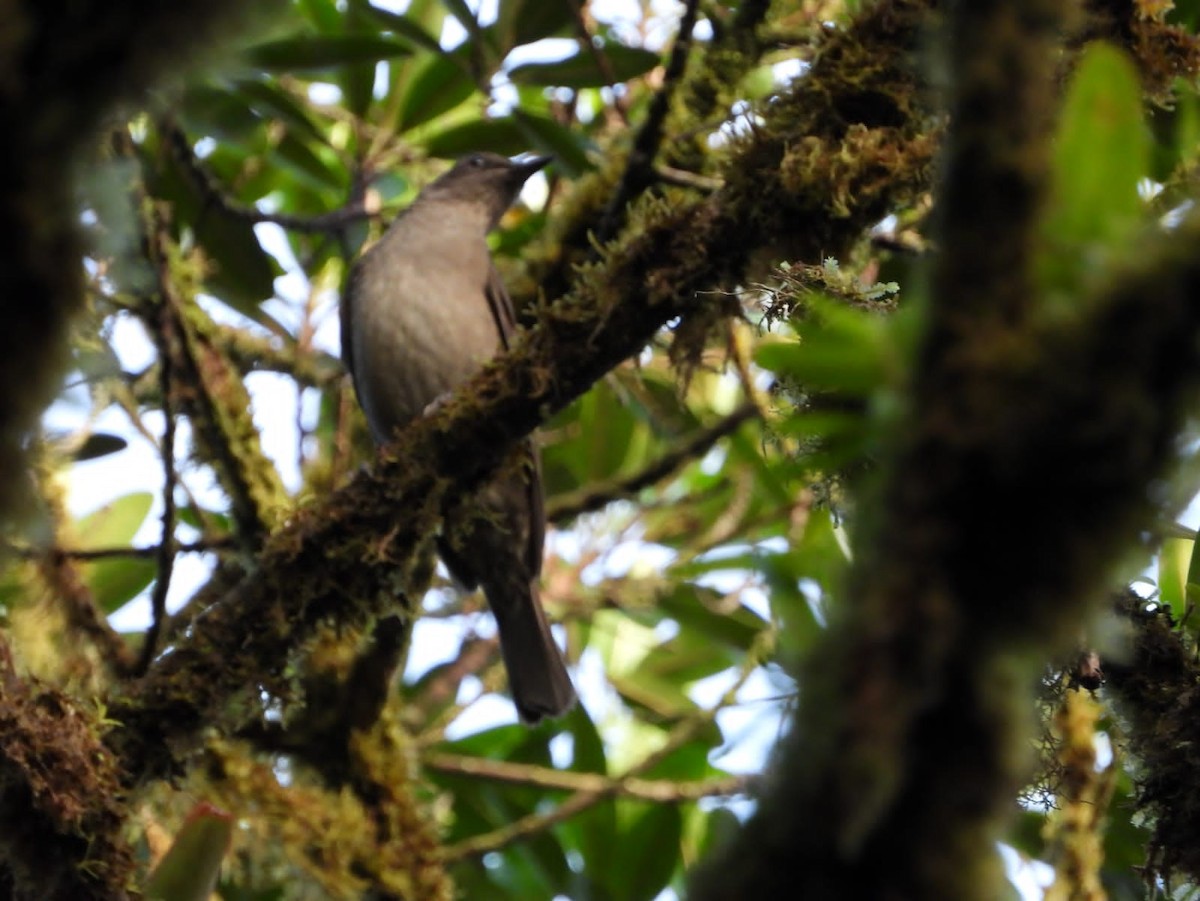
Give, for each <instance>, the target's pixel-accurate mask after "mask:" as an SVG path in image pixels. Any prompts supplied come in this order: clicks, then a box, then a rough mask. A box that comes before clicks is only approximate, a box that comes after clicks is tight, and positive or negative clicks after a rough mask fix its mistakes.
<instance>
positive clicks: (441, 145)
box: [424, 116, 530, 159]
mask: <svg viewBox="0 0 1200 901" xmlns="http://www.w3.org/2000/svg"><path fill="white" fill-rule="evenodd" d="M424 144H425V152H426V153H428V154H429V155H430V156H434V157H439V158H441V159H457V158H458V157H460V156H465V155H466V154H468V153H472V152H474V151H476V150H490V151H492V152H493V153H499V154H500V155H501V156H516V155H517V154H518V153H524V152H525V151H526V150H529V149H530V148H529V139H528V138H527V137H526V135H525V131H524V129H522V128H521V126H520V125H518V124H517V121H516V120H515V119H513V118H512V117H511V116H508V117H505V118H503V119H475V120H472V121H470V122H464V123H462V124H460V125H453V126H451V127H449V128H447V129H445V130H444V131H440V132H438V133H437V134H435V135H433V136H431V137H429V138H426V139H425V142H424Z"/></svg>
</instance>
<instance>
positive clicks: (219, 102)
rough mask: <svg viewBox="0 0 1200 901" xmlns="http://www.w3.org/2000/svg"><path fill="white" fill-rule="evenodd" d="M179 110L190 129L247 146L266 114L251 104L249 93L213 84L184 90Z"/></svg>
mask: <svg viewBox="0 0 1200 901" xmlns="http://www.w3.org/2000/svg"><path fill="white" fill-rule="evenodd" d="M178 113H179V117H180V120H181V121H182V122H183V124H184V126H185V127H186V128H187V129H188V130H189V131H190V132H192V133H194V134H202V135H205V136H207V137H211V138H213V139H215V140H218V141H224V142H233V143H236V144H238V145H239V146H243V147H245V146H247V145H249V144H250V143H251V141H252V138H253V137H254V136H256V135H258V133H259V130H260V129H261V127H262V118H261V117H260V116H259V115H258V114H257V113H256V112H255V111H254V110H253V109H252V108H251V106H250V103H249V102H248V98H247V97H246V96H244V95H243V94H240V93H239V92H236V91H227V90H225V89H223V88H215V87H212V86H210V85H196V86H194V87H191V88H188V89H187V90H186V91H184V93H183V96H182V98H180V104H179V109H178Z"/></svg>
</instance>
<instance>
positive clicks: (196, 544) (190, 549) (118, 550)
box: [3, 538, 237, 561]
mask: <svg viewBox="0 0 1200 901" xmlns="http://www.w3.org/2000/svg"><path fill="white" fill-rule="evenodd" d="M236 547H237V542H236V541H234V539H232V538H210V539H205V540H202V541H189V542H185V543H182V544H175V543H172V545H171V549H172V550H173V551H174V552H175V553H177V554H204V553H208V552H210V551H231V550H234V549H235V548H236ZM3 552H4V553H6V554H7V553H11V554H15V555H16V556H18V557H21V558H23V559H26V560H29V559H34V558H37V557H44V556H47V555H49V556H51V557H55V558H58V559H61V560H83V561H88V560H111V559H114V558H121V557H127V558H132V559H140V560H148V559H150V558H153V557H157V556H158V555H159V554H160V553H161V548H160V545H157V544H151V545H145V546H142V547H94V548H38V547H24V546H19V545H7V546H5V547H4V548H3Z"/></svg>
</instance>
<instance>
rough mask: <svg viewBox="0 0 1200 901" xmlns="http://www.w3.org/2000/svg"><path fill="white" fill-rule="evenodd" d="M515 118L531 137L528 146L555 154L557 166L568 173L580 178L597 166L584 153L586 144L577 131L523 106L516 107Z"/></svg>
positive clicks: (527, 136)
mask: <svg viewBox="0 0 1200 901" xmlns="http://www.w3.org/2000/svg"><path fill="white" fill-rule="evenodd" d="M513 120H514V121H515V122H516V123H517V125H519V126H520V127H521V131H522V132H524V134H525V137H526V138H527V139H528V140H529V148H528V149H530V150H536V151H538V152H539V153H548V154H550V155H551V156H553V157H554V165H555V166H556V167H557V168H558V169H559V170H560V171H561V172H563V173H564V174H566V175H569V176H571V177H576V176H578V175H582V174H583V173H584V172H587V171H588V170H590V169H592V168H593V167H592V164H591V162H590V161H589V160H588V158H587V154H586V153H585V152H584V148H585V146H586V145H585V144H584V142H583V139H582V138H581V137H580V136H579V134H577V133H576V132H575V131H573V130H571V129H569V128H566V127H564V126H562V125H559V124H558V123H557V122H555V121H554V120H553V119H550V118H548V117H546V116H538V115H534V114H533V113H528V112H525V111H524V110H521V109H515V110H513Z"/></svg>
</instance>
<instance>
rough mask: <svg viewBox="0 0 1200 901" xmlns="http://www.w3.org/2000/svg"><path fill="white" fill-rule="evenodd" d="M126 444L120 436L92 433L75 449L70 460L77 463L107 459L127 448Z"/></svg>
mask: <svg viewBox="0 0 1200 901" xmlns="http://www.w3.org/2000/svg"><path fill="white" fill-rule="evenodd" d="M128 444H129V442H127V441H126V440H125V439H124V438H122V437H121V436H120V435H109V434H106V433H104V432H92V434H90V435H88V436H87V438H86V439H84V442H83V444H81V445H79V447H77V448H75V451H74V453H73V454H72V455H71V456H72V458H73V459H74V460H75V461H76V462H77V463H78V462H81V461H83V460H95V459H98V458H99V457H107V456H108V455H109V454H115V453H117V451H122V450H124V449H125V448H126V447H127V446H128Z"/></svg>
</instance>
